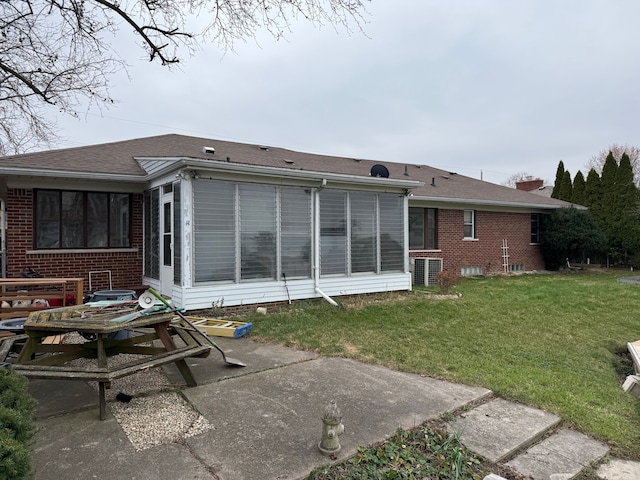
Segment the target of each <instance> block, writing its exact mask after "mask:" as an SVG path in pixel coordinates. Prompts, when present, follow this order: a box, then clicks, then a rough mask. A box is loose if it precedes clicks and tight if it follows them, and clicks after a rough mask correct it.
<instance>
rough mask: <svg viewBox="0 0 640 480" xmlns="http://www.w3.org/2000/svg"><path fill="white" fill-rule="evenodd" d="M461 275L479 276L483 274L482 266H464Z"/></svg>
mask: <svg viewBox="0 0 640 480" xmlns="http://www.w3.org/2000/svg"><path fill="white" fill-rule="evenodd" d="M460 273H461V275H462V276H463V277H478V276H481V275H482V267H480V266H474V267H462V270H461V272H460Z"/></svg>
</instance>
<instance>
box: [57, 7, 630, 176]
mask: <svg viewBox="0 0 640 480" xmlns="http://www.w3.org/2000/svg"><path fill="white" fill-rule="evenodd" d="M366 19H367V21H368V23H367V24H366V25H365V26H364V30H365V34H366V35H365V34H361V33H359V32H355V33H351V34H348V33H347V32H346V31H345V30H344V29H338V31H336V30H335V29H333V28H331V27H326V28H323V29H320V30H318V29H315V28H314V27H313V26H311V25H309V24H306V23H303V22H299V23H296V24H294V25H293V32H292V33H289V34H288V36H287V40H286V41H283V40H280V41H276V40H275V39H273V38H271V37H269V36H267V35H260V36H259V39H258V43H256V42H254V41H248V42H247V43H244V44H243V43H239V44H236V48H235V52H234V53H226V55H225V53H224V52H223V51H222V50H221V49H220V48H219V47H218V46H217V45H215V44H211V45H208V46H205V47H204V48H203V49H202V50H201V51H200V52H198V53H197V54H196V55H195V56H193V57H191V58H187V59H185V62H184V63H183V64H181V68H180V70H171V71H170V70H167V69H166V68H164V67H160V66H159V65H155V64H150V63H148V62H147V61H146V60H145V54H144V52H143V51H142V50H136V49H135V46H133V45H131V44H129V45H126V48H127V49H128V51H129V52H130V53H129V55H128V56H127V55H125V58H126V59H127V61H128V62H129V64H130V65H131V68H130V69H129V75H130V77H131V79H130V80H129V79H128V78H127V77H125V76H124V75H120V76H117V77H114V79H113V86H112V90H111V93H112V95H113V96H114V97H115V98H116V99H117V100H118V101H119V103H118V104H117V105H115V106H114V107H113V108H110V109H109V110H103V111H102V113H100V112H99V111H97V110H92V111H91V112H90V114H89V115H84V114H83V115H81V118H80V119H79V120H78V119H73V118H68V117H57V120H58V125H59V127H60V129H61V132H60V133H61V134H62V135H64V136H65V137H66V139H65V140H64V141H62V142H60V143H59V144H57V146H58V147H74V146H80V145H89V144H94V143H103V142H110V141H119V140H125V139H130V138H137V137H145V136H151V135H160V134H165V133H178V134H186V135H195V136H205V137H210V138H214V139H215V138H217V139H221V140H230V141H238V142H246V143H256V144H265V145H271V146H277V147H283V148H289V149H293V150H300V151H304V152H312V153H322V154H329V155H338V156H350V157H359V158H366V159H372V160H379V161H381V162H403V163H418V164H427V165H431V166H434V167H438V168H443V169H446V170H450V171H456V172H458V173H460V174H463V175H467V176H470V177H474V178H483V179H484V180H487V181H490V182H494V183H503V182H504V181H506V180H507V179H508V178H509V177H510V176H512V175H513V174H516V173H519V172H527V173H529V174H531V175H534V176H537V177H540V178H542V179H544V180H546V181H547V182H548V183H551V184H553V181H554V178H555V173H556V169H557V166H558V162H559V161H560V160H563V162H564V165H565V168H566V169H567V170H569V171H570V172H571V175H572V177H573V176H574V175H575V173H576V172H577V170H582V171H583V173H584V174H585V177H586V173H587V172H586V170H585V165H586V163H587V162H588V160H589V158H590V157H591V156H592V155H595V154H597V153H598V152H599V151H600V150H602V149H605V148H607V147H608V146H610V145H611V144H614V143H617V144H628V145H640V140H639V139H638V126H639V125H638V124H639V121H638V115H639V113H640V108H639V107H640V95H639V89H640V28H639V27H638V21H639V19H640V2H638V1H637V0H601V1H591V0H562V1H558V0H515V1H514V0H482V1H478V0H449V1H446V0H437V1H436V0H393V1H390V0H373V2H372V3H371V5H370V6H369V7H368V15H367V17H366ZM124 43H125V42H123V44H124ZM121 53H122V52H121Z"/></svg>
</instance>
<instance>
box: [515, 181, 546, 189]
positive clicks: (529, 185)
mask: <svg viewBox="0 0 640 480" xmlns="http://www.w3.org/2000/svg"><path fill="white" fill-rule="evenodd" d="M542 185H544V182H543V181H542V180H541V179H539V178H536V179H535V180H532V179H531V178H527V179H526V180H520V181H519V182H516V190H524V191H525V192H531V191H532V190H537V189H538V188H540V187H542Z"/></svg>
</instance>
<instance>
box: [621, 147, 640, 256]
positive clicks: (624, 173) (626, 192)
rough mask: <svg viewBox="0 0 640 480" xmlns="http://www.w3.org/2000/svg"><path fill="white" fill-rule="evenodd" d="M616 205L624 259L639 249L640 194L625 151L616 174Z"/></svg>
mask: <svg viewBox="0 0 640 480" xmlns="http://www.w3.org/2000/svg"><path fill="white" fill-rule="evenodd" d="M615 189H616V196H617V201H616V207H617V208H618V209H619V213H620V216H619V219H618V223H617V225H616V226H615V227H616V237H617V238H618V240H619V242H620V248H621V251H622V254H623V257H624V259H625V261H626V260H627V259H628V257H629V256H631V255H633V254H635V253H637V252H638V251H640V215H639V211H638V205H639V201H640V194H639V191H638V187H637V186H636V184H635V182H634V172H633V167H632V165H631V160H630V158H629V156H628V155H627V154H626V153H623V154H622V157H621V158H620V164H619V165H618V171H617V176H616V185H615Z"/></svg>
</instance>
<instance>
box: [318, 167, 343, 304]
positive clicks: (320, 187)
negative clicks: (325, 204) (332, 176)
mask: <svg viewBox="0 0 640 480" xmlns="http://www.w3.org/2000/svg"><path fill="white" fill-rule="evenodd" d="M326 185H327V180H326V179H325V178H323V179H322V183H321V184H320V186H319V187H318V188H316V190H315V196H314V204H315V205H314V209H313V210H314V212H313V216H314V219H313V220H314V223H315V228H314V230H315V238H314V245H313V288H314V290H315V291H316V293H318V294H320V296H322V298H324V299H325V300H326V301H327V302H329V303H330V304H331V305H333V306H334V307H338V306H339V305H338V304H337V303H336V301H335V300H334V299H333V298H331V297H330V296H329V295H327V294H326V293H324V292H323V291H322V290H321V289H320V192H321V191H322V189H323V188H324V187H325V186H326Z"/></svg>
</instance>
